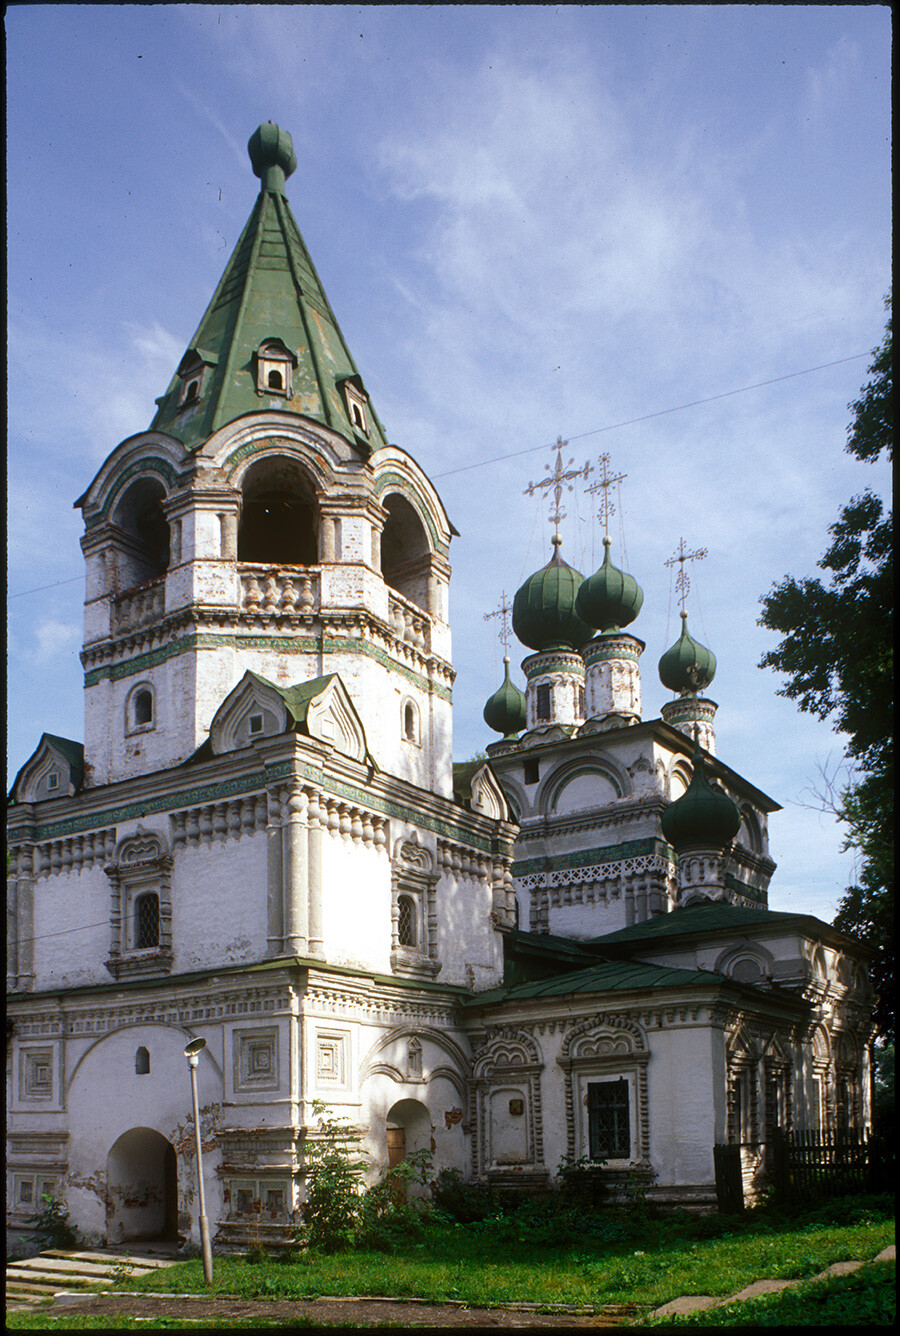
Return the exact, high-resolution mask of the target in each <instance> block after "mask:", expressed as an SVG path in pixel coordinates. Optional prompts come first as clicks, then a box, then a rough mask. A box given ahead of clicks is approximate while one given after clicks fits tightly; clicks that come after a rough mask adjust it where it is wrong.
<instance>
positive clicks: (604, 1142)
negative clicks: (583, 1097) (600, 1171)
mask: <svg viewBox="0 0 900 1336" xmlns="http://www.w3.org/2000/svg"><path fill="white" fill-rule="evenodd" d="M629 1104H630V1100H629V1090H628V1082H627V1081H626V1080H625V1077H624V1076H621V1077H620V1078H619V1079H618V1081H591V1082H589V1084H588V1136H589V1141H590V1157H591V1159H592V1160H627V1159H628V1158H629V1157H630V1155H631V1120H630V1108H629Z"/></svg>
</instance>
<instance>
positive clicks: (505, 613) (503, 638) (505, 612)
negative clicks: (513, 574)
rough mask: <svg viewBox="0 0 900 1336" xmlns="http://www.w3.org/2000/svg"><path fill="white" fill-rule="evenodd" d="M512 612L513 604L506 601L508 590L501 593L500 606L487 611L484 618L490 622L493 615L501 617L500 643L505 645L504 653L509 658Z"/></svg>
mask: <svg viewBox="0 0 900 1336" xmlns="http://www.w3.org/2000/svg"><path fill="white" fill-rule="evenodd" d="M511 612H512V604H511V603H507V601H506V590H504V591H503V593H502V594H501V595H500V606H499V608H495V610H494V611H493V612H486V613H485V614H484V620H485V621H486V622H489V621H490V620H491V618H492V617H499V618H500V643H501V644H502V646H503V653H504V654H505V655H506V658H507V659H508V658H509V614H510V613H511Z"/></svg>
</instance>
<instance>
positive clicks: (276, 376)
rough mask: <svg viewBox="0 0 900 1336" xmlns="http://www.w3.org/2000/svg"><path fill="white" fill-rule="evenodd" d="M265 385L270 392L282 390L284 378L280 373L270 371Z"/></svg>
mask: <svg viewBox="0 0 900 1336" xmlns="http://www.w3.org/2000/svg"><path fill="white" fill-rule="evenodd" d="M266 384H267V385H268V388H269V389H270V390H283V389H284V377H283V376H282V374H281V372H280V371H270V372H269V376H268V380H267V382H266Z"/></svg>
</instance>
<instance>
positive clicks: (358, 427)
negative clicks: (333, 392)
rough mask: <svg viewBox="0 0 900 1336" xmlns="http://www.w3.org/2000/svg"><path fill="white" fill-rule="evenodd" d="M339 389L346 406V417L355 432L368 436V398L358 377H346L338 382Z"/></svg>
mask: <svg viewBox="0 0 900 1336" xmlns="http://www.w3.org/2000/svg"><path fill="white" fill-rule="evenodd" d="M340 389H341V390H342V392H343V395H344V403H345V404H346V405H347V417H348V418H349V419H350V425H351V427H353V429H354V430H355V431H358V432H360V433H361V435H363V436H368V435H369V396H368V395H367V394H366V392H365V390H364V389H363V383H362V378H361V377H360V376H352V377H348V379H347V380H344V381H341V382H340Z"/></svg>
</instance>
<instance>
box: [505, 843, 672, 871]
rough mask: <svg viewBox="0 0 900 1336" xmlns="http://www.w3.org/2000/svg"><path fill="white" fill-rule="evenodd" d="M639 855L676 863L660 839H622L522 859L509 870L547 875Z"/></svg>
mask: <svg viewBox="0 0 900 1336" xmlns="http://www.w3.org/2000/svg"><path fill="white" fill-rule="evenodd" d="M639 854H658V855H659V856H660V857H661V858H663V859H665V860H666V861H667V862H672V863H674V861H675V860H674V858H672V857H671V856H670V855H669V852H668V845H667V844H664V843H663V841H662V840H655V839H649V840H623V841H622V842H621V844H608V845H606V846H605V847H604V848H602V849H576V850H574V851H573V852H572V853H567V854H557V855H556V856H555V857H553V858H551V857H544V858H524V859H522V860H521V861H519V860H517V861H516V862H514V863H513V865H512V868H511V871H512V874H513V876H514V877H517V878H519V877H524V876H528V875H530V874H531V873H535V872H540V873H547V872H558V871H563V870H566V869H568V868H587V867H596V866H598V865H600V864H602V863H615V862H618V861H620V860H621V859H623V858H635V857H637V856H638V855H639Z"/></svg>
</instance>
